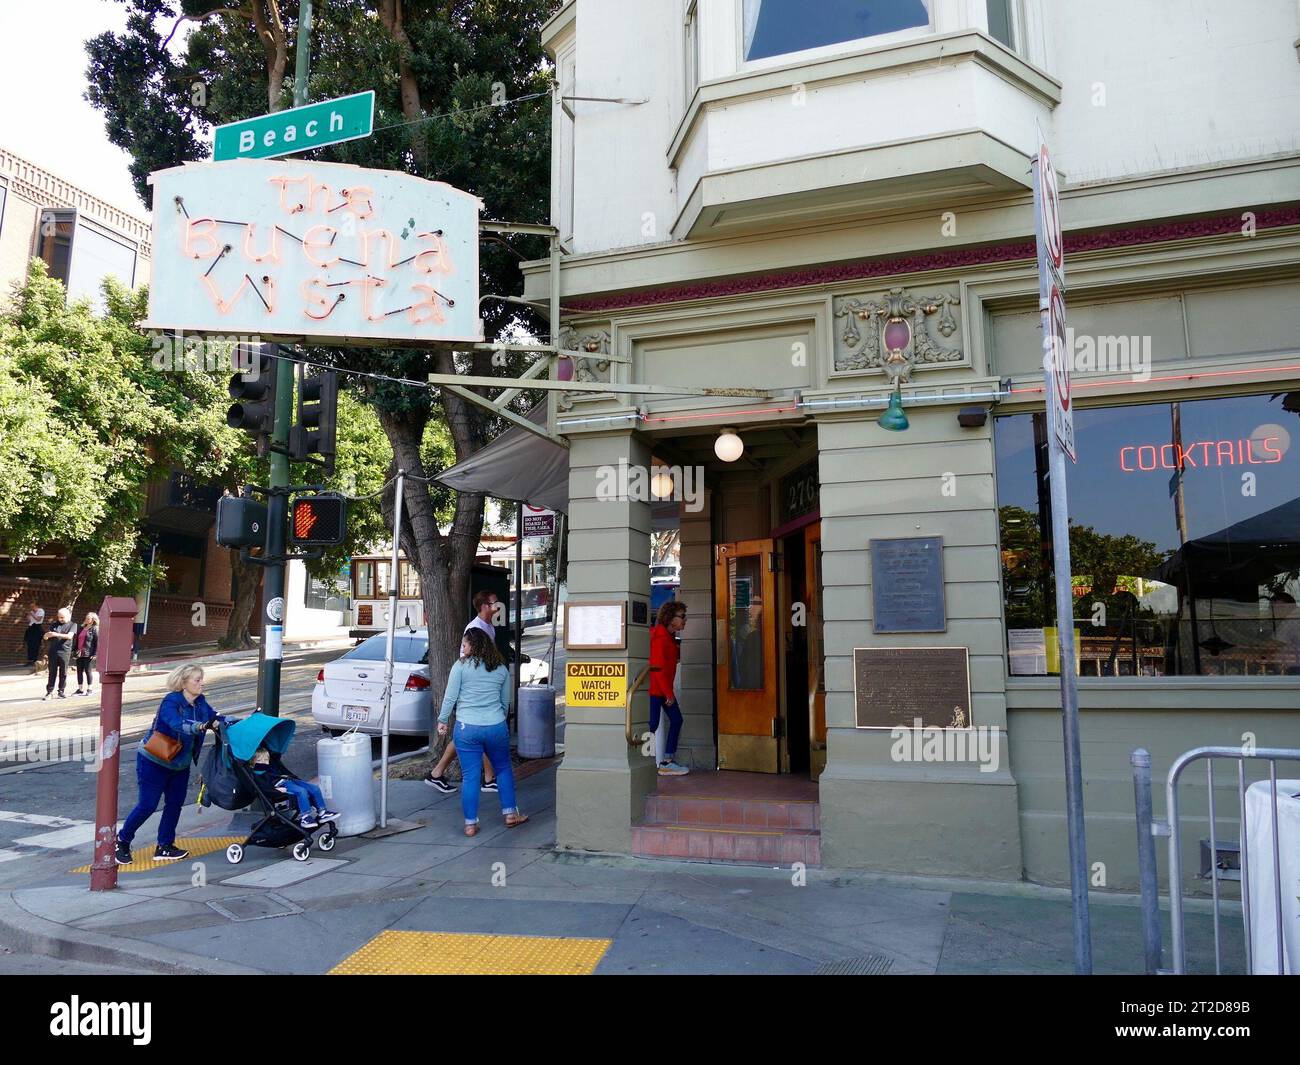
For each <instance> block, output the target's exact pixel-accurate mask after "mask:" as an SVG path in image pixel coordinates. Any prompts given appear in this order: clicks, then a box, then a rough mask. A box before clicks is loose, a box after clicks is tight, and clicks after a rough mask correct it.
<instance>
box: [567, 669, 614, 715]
mask: <svg viewBox="0 0 1300 1065" xmlns="http://www.w3.org/2000/svg"><path fill="white" fill-rule="evenodd" d="M626 702H627V663H626V662H566V663H565V664H564V703H565V707H566V708H567V709H569V710H572V709H573V708H574V707H581V706H586V707H606V708H608V707H613V708H615V709H622V708H623V705H624V704H625V703H626Z"/></svg>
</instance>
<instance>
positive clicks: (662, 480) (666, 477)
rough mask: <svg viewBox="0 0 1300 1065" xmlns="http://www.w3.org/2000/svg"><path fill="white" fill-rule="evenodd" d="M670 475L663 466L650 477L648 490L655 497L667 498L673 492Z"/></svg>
mask: <svg viewBox="0 0 1300 1065" xmlns="http://www.w3.org/2000/svg"><path fill="white" fill-rule="evenodd" d="M673 487H674V486H673V478H672V475H671V474H670V473H669V472H668V471H667V470H666V469H663V468H660V469H659V470H658V471H656V473H655V475H654V476H653V477H651V478H650V492H651V494H652V495H653V496H654V497H655V498H656V499H669V498H671V497H672V494H673Z"/></svg>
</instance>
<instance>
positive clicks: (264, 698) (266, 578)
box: [257, 0, 311, 717]
mask: <svg viewBox="0 0 1300 1065" xmlns="http://www.w3.org/2000/svg"><path fill="white" fill-rule="evenodd" d="M310 72H311V0H303V2H302V3H301V4H300V5H299V8H298V40H297V55H296V57H295V63H294V82H293V105H294V107H301V106H302V105H303V104H305V103H306V102H307V78H308V75H309V74H310ZM276 352H277V353H278V352H279V348H278V346H276ZM274 372H275V424H274V428H273V429H272V431H271V447H270V449H269V450H270V456H271V480H270V484H269V487H270V489H271V493H270V496H269V497H268V498H267V501H266V555H267V558H269V559H271V560H272V561H271V562H270V563H269V564H268V565H267V567H266V572H265V573H264V574H263V576H262V669H261V673H260V675H259V677H258V699H257V702H258V707H259V709H260V710H261V711H262V713H264V714H269V715H270V716H271V717H279V716H280V666H281V663H282V661H283V659H284V619H285V613H286V607H285V601H284V548H285V545H284V534H285V523H286V522H287V521H288V517H289V494H288V488H289V456H288V454H287V451H288V447H289V429H290V424H291V422H292V420H293V393H294V388H293V383H294V382H293V364H292V363H291V362H290V361H289V360H288V359H276V360H275V371H274Z"/></svg>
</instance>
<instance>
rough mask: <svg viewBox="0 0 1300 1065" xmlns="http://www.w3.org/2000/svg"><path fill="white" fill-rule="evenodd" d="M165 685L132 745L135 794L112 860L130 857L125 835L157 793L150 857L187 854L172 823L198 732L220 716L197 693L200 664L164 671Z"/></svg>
mask: <svg viewBox="0 0 1300 1065" xmlns="http://www.w3.org/2000/svg"><path fill="white" fill-rule="evenodd" d="M167 687H168V689H169V690H168V693H167V694H166V695H164V696H163V700H162V703H161V704H160V705H159V707H158V713H157V715H156V716H155V717H154V719H153V725H152V726H151V727H150V729H149V732H148V734H147V735H146V736H145V738H144V739H143V740H141V741H140V746H139V747H138V748H136V753H135V779H136V783H137V785H138V787H139V792H140V797H139V800H138V801H137V802H136V804H135V809H133V810H132V811H131V812H130V813H129V814H127V816H126V820H125V821H124V822H123V823H122V829H121V831H120V832H118V834H117V848H116V852H117V853H116V857H117V863H118V865H129V864H130V863H131V841H132V840H134V839H135V834H136V833H137V832H138V831H139V830H140V826H141V825H143V824H144V823H145V822H146V821H147V820H149V818H150V817H152V816H153V814H154V811H155V810H157V809H158V802H159V800H160V799H161V800H162V803H163V814H162V822H161V823H160V824H159V825H158V845H157V846H156V847H155V848H154V852H153V860H154V861H155V862H176V861H180V860H181V859H182V858H187V857H189V851H187V850H183V849H182V848H180V847H178V846H176V825H177V824H178V823H179V822H180V819H181V809H182V807H184V805H185V789H186V788H187V787H188V786H189V782H190V767H191V766H192V765H193V764H194V763H195V762H197V761H198V760H199V752H200V750H202V748H203V736H204V732H205V731H206V730H207V729H210V728H215V727H216V726H217V723H218V722H221V723H225V720H226V719H225V717H223V716H222V715H221V714H218V713H217V712H216V711H215V710H213V709H212V707H210V706H209V705H208V701H207V700H206V699H205V698H204V697H203V669H202V667H201V666H196V665H194V664H193V663H191V664H189V665H184V666H177V667H176V668H175V669H173V670H172V671H171V673H170V674H169V675H168V677H167Z"/></svg>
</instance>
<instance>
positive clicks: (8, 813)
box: [0, 810, 91, 828]
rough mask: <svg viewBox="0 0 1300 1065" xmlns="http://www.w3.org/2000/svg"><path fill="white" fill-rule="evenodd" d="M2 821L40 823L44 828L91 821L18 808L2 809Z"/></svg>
mask: <svg viewBox="0 0 1300 1065" xmlns="http://www.w3.org/2000/svg"><path fill="white" fill-rule="evenodd" d="M0 821H13V822H16V823H18V824H20V825H40V826H41V827H42V828H72V827H73V826H74V825H88V824H90V823H91V822H89V821H78V820H77V819H76V818H75V817H56V816H54V815H53V814H24V813H18V812H17V811H16V810H0Z"/></svg>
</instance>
